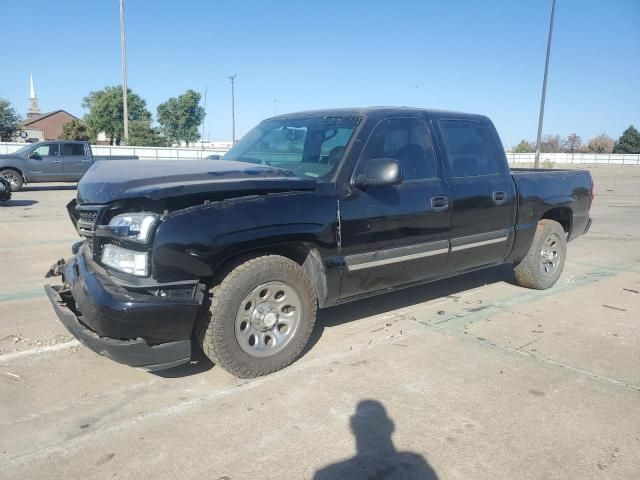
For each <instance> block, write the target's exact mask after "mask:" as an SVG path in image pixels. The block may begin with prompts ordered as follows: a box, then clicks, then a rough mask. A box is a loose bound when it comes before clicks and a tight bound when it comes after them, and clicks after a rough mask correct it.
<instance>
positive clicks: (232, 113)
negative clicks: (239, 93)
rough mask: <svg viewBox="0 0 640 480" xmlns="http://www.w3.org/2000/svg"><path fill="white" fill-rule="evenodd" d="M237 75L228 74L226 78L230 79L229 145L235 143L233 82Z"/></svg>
mask: <svg viewBox="0 0 640 480" xmlns="http://www.w3.org/2000/svg"><path fill="white" fill-rule="evenodd" d="M236 77H237V75H229V76H228V77H227V78H228V79H229V80H231V145H235V144H236V97H235V90H234V83H235V81H236Z"/></svg>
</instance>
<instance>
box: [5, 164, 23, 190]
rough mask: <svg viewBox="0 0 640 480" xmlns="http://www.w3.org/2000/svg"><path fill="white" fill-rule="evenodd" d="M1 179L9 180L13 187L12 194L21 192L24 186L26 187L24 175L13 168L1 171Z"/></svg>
mask: <svg viewBox="0 0 640 480" xmlns="http://www.w3.org/2000/svg"><path fill="white" fill-rule="evenodd" d="M0 177H4V178H6V179H7V180H8V182H9V184H10V185H11V191H12V192H19V191H20V190H22V186H23V185H24V178H22V174H21V173H20V172H18V171H17V170H14V169H13V168H5V169H4V170H0Z"/></svg>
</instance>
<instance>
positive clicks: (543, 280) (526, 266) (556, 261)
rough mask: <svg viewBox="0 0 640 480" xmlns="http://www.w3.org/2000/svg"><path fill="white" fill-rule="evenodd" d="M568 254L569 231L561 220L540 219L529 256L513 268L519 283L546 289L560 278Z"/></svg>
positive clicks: (524, 285) (528, 286)
mask: <svg viewBox="0 0 640 480" xmlns="http://www.w3.org/2000/svg"><path fill="white" fill-rule="evenodd" d="M566 255H567V235H566V233H565V231H564V229H563V228H562V225H560V224H559V223H558V222H556V221H554V220H546V219H545V220H540V222H538V227H537V228H536V233H535V236H534V238H533V242H532V243H531V247H530V248H529V252H528V253H527V256H526V257H524V258H523V259H522V261H521V262H520V263H518V264H517V265H516V266H515V267H514V269H513V271H514V273H515V276H516V281H517V282H518V284H520V285H522V286H523V287H527V288H535V289H538V290H544V289H547V288H549V287H552V286H553V285H554V284H555V283H556V282H557V281H558V278H560V274H561V273H562V269H563V268H564V261H565V258H566Z"/></svg>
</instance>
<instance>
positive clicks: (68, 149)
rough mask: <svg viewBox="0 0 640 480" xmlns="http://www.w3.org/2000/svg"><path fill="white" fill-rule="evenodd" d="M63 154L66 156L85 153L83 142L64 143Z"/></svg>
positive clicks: (77, 155) (78, 155)
mask: <svg viewBox="0 0 640 480" xmlns="http://www.w3.org/2000/svg"><path fill="white" fill-rule="evenodd" d="M62 155H64V156H66V157H71V156H76V157H80V156H83V155H84V145H83V144H82V143H63V144H62Z"/></svg>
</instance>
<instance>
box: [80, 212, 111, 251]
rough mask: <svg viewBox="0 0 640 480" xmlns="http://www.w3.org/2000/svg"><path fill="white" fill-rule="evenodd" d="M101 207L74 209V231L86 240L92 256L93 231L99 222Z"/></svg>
mask: <svg viewBox="0 0 640 480" xmlns="http://www.w3.org/2000/svg"><path fill="white" fill-rule="evenodd" d="M103 211H104V210H103V207H102V206H100V205H91V206H83V205H77V206H76V207H75V213H76V219H77V222H76V229H77V230H78V233H79V234H80V235H81V236H83V237H85V238H86V239H87V245H88V246H89V250H90V251H91V253H92V254H94V255H95V252H94V249H95V238H94V234H95V230H96V225H97V224H98V222H99V221H100V220H101V217H102V213H103Z"/></svg>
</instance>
